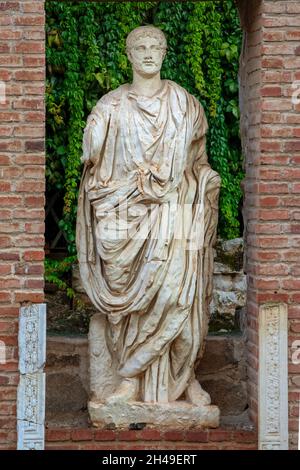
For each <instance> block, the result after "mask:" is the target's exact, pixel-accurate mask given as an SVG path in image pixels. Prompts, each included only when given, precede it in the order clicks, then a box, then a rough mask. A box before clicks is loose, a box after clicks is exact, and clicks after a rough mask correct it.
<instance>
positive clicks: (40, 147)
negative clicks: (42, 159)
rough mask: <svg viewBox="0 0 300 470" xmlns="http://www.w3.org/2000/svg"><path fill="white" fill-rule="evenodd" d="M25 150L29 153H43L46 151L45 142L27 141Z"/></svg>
mask: <svg viewBox="0 0 300 470" xmlns="http://www.w3.org/2000/svg"><path fill="white" fill-rule="evenodd" d="M25 150H26V151H28V152H43V151H44V150H45V142H44V141H43V140H32V141H26V142H25Z"/></svg>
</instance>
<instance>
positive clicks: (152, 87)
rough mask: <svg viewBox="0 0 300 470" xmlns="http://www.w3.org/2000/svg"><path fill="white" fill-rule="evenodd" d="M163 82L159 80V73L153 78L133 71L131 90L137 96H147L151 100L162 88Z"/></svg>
mask: <svg viewBox="0 0 300 470" xmlns="http://www.w3.org/2000/svg"><path fill="white" fill-rule="evenodd" d="M162 85H163V82H162V80H161V78H160V72H158V73H157V74H156V75H153V77H145V76H142V75H140V74H138V73H137V72H136V71H135V70H134V71H133V80H132V84H131V87H130V88H131V90H132V91H134V92H135V93H136V94H137V95H142V96H147V97H148V98H151V97H152V96H154V95H156V93H157V92H158V91H159V90H160V89H161V88H162Z"/></svg>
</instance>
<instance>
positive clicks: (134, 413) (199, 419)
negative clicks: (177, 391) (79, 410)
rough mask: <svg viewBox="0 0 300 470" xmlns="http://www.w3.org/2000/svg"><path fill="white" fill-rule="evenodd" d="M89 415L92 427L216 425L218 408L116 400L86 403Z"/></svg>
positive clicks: (190, 426)
mask: <svg viewBox="0 0 300 470" xmlns="http://www.w3.org/2000/svg"><path fill="white" fill-rule="evenodd" d="M88 408H89V414H90V417H91V419H92V422H93V424H94V426H97V427H103V426H107V425H115V426H117V427H118V428H125V429H128V427H129V426H130V425H131V426H132V425H136V424H147V427H156V428H157V427H159V428H160V429H163V428H166V427H169V428H176V429H180V428H195V427H196V428H197V427H198V428H199V426H200V425H201V428H217V427H218V426H219V419H220V410H219V408H218V407H217V406H213V405H211V406H193V405H191V404H190V403H186V402H185V401H179V400H178V401H176V402H174V403H145V402H141V401H140V402H130V403H124V402H116V403H114V404H113V405H112V404H103V403H97V402H95V401H91V402H89V406H88Z"/></svg>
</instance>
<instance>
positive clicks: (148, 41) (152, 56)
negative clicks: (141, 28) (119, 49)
mask: <svg viewBox="0 0 300 470" xmlns="http://www.w3.org/2000/svg"><path fill="white" fill-rule="evenodd" d="M165 55H166V51H165V49H164V48H162V47H161V45H160V43H159V40H158V39H157V38H155V37H141V38H138V39H137V40H136V43H135V45H134V46H133V47H132V48H131V49H130V50H129V51H128V59H129V60H130V62H131V64H132V68H133V70H135V71H136V72H137V73H139V74H140V75H144V76H147V75H148V76H153V75H155V74H157V73H158V72H159V71H160V69H161V66H162V63H163V60H164V58H165Z"/></svg>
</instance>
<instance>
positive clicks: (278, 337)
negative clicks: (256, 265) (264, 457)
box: [258, 303, 288, 450]
mask: <svg viewBox="0 0 300 470" xmlns="http://www.w3.org/2000/svg"><path fill="white" fill-rule="evenodd" d="M258 380H259V387H258V403H259V406H258V420H259V423H258V425H259V426H258V427H259V449H260V450H287V449H288V313H287V305H286V304H274V303H273V304H271V303H270V304H265V305H262V306H261V307H260V309H259V379H258Z"/></svg>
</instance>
